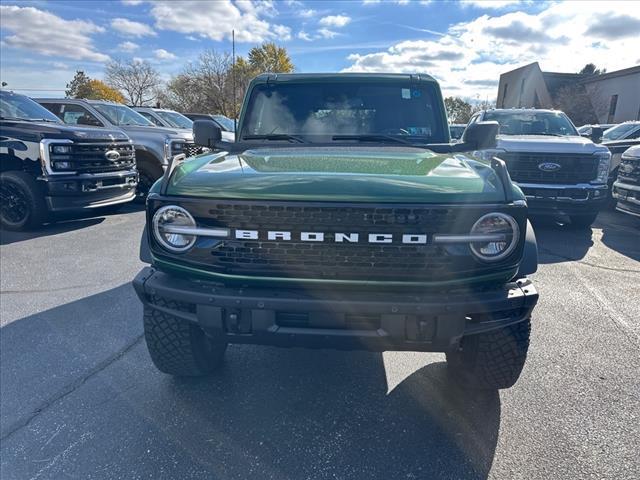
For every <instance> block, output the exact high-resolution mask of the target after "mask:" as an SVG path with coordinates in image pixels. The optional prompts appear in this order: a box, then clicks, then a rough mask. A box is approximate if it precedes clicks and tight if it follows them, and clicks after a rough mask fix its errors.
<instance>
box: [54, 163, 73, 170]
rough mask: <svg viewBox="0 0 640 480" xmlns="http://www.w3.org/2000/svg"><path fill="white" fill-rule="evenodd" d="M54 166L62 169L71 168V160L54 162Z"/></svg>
mask: <svg viewBox="0 0 640 480" xmlns="http://www.w3.org/2000/svg"><path fill="white" fill-rule="evenodd" d="M53 167H54V168H59V169H62V170H68V169H70V168H71V162H54V163H53Z"/></svg>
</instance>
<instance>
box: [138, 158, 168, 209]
mask: <svg viewBox="0 0 640 480" xmlns="http://www.w3.org/2000/svg"><path fill="white" fill-rule="evenodd" d="M163 174H164V171H163V170H162V167H161V166H160V165H158V164H156V163H154V162H151V161H149V160H143V161H140V162H138V186H137V187H136V199H135V202H137V203H144V202H145V200H146V199H147V195H148V194H149V189H150V188H151V186H152V185H153V184H154V183H155V182H156V180H158V179H159V178H160V177H162V175H163Z"/></svg>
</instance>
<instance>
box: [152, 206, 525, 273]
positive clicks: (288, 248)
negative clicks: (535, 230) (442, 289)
mask: <svg viewBox="0 0 640 480" xmlns="http://www.w3.org/2000/svg"><path fill="white" fill-rule="evenodd" d="M182 205H183V206H184V207H185V208H186V209H187V210H189V211H190V212H191V213H192V214H193V215H194V217H195V220H196V222H197V223H198V225H200V226H203V227H224V228H229V229H232V230H239V229H247V230H253V231H258V232H259V235H258V239H253V240H244V239H235V238H233V237H232V238H230V239H224V240H214V239H210V238H200V239H199V240H198V242H196V245H195V246H194V248H192V249H191V250H190V251H188V252H187V253H185V254H182V255H178V256H177V257H178V258H177V259H179V261H181V262H184V261H187V262H190V263H194V264H199V265H206V266H207V268H208V269H212V270H213V271H215V272H218V273H225V274H231V275H247V276H262V277H289V278H311V279H323V280H395V281H429V280H435V279H437V280H444V279H449V278H456V277H460V275H461V274H462V273H473V272H476V271H478V270H483V271H491V270H493V271H496V270H504V268H505V265H511V264H512V263H514V259H513V257H514V256H516V253H515V252H514V255H513V256H512V257H511V258H507V259H505V261H502V262H498V264H497V265H491V266H490V267H489V266H487V265H482V264H480V263H479V262H477V261H475V260H474V258H473V257H472V254H471V252H470V249H469V247H468V245H464V244H463V245H460V244H458V245H444V244H437V245H436V244H434V243H433V242H432V235H433V234H434V233H443V232H446V233H468V232H469V230H470V228H471V226H472V225H473V223H474V222H475V221H476V220H477V219H478V218H479V217H480V216H481V215H482V214H483V213H486V212H487V210H486V208H487V207H481V206H470V205H467V206H464V207H438V208H436V207H434V208H428V207H414V206H409V207H406V208H396V207H384V206H381V207H377V208H376V207H369V206H353V204H350V205H349V206H300V205H295V204H291V203H289V204H282V205H277V204H276V205H274V204H271V205H261V204H254V203H250V202H233V203H216V204H213V205H208V206H207V207H204V206H202V204H201V203H199V202H193V203H191V202H189V204H187V203H182ZM316 205H317V204H316ZM499 210H500V209H496V211H499ZM509 213H511V214H513V212H509ZM523 214H524V212H523ZM519 221H524V220H523V219H519ZM521 227H522V225H521ZM272 230H280V231H282V230H286V231H290V232H292V235H291V240H287V241H283V240H282V239H279V240H271V241H270V240H266V239H267V232H268V231H272ZM305 231H320V232H324V241H322V242H308V241H301V240H300V235H299V232H305ZM345 231H346V232H358V233H359V235H360V237H361V238H364V239H366V238H367V236H368V235H369V234H392V235H393V238H394V239H395V238H401V237H402V235H404V234H417V233H421V234H427V238H428V241H427V243H426V244H403V243H402V242H399V241H395V240H394V242H393V243H387V244H376V243H374V244H372V243H368V242H366V241H360V242H357V243H349V242H336V241H335V239H336V235H335V234H336V233H339V232H345ZM162 253H163V255H167V253H166V252H162Z"/></svg>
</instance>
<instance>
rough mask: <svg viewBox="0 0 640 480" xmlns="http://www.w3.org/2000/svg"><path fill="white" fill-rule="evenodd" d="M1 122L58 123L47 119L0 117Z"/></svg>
mask: <svg viewBox="0 0 640 480" xmlns="http://www.w3.org/2000/svg"><path fill="white" fill-rule="evenodd" d="M0 119H2V120H18V121H21V122H50V123H60V122H58V121H56V120H50V119H48V118H24V117H0Z"/></svg>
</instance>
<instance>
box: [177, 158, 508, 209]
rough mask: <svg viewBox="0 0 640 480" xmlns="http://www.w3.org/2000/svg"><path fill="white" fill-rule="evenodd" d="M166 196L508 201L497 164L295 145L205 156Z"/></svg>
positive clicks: (181, 171)
mask: <svg viewBox="0 0 640 480" xmlns="http://www.w3.org/2000/svg"><path fill="white" fill-rule="evenodd" d="M167 194H169V195H177V196H196V197H206V198H226V199H245V200H291V201H303V200H304V201H325V202H326V201H335V202H374V203H385V202H394V203H402V202H406V203H435V202H447V203H458V202H476V201H482V202H501V201H504V194H503V190H502V186H501V185H500V184H499V180H498V179H497V178H496V176H495V174H494V172H493V170H492V169H491V168H490V167H488V166H487V165H486V164H484V163H481V162H478V161H476V160H472V159H470V158H466V157H464V156H462V155H438V154H435V153H433V152H430V151H425V150H423V149H418V148H411V147H388V146H382V147H381V146H378V147H377V148H376V147H371V146H368V147H306V148H301V147H290V148H269V149H267V148H265V149H257V150H248V151H245V152H243V153H240V154H227V153H226V152H222V153H218V154H213V155H200V156H198V157H195V158H193V159H192V160H188V161H186V162H184V163H183V164H181V165H180V166H178V167H177V168H176V170H175V171H174V172H173V174H172V176H171V179H170V180H169V184H168V186H167Z"/></svg>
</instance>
